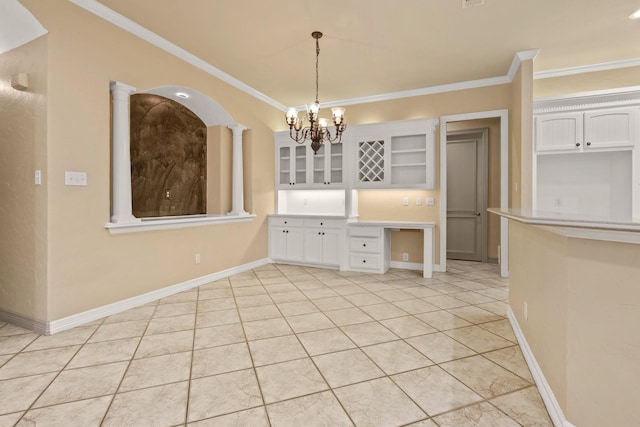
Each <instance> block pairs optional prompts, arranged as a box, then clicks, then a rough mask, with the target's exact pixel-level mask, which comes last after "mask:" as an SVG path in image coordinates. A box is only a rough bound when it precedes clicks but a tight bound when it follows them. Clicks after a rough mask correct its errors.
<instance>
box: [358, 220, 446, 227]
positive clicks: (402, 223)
mask: <svg viewBox="0 0 640 427" xmlns="http://www.w3.org/2000/svg"><path fill="white" fill-rule="evenodd" d="M348 225H366V226H371V227H384V228H433V227H434V226H435V225H436V224H435V222H417V221H357V222H350V223H349V224H348Z"/></svg>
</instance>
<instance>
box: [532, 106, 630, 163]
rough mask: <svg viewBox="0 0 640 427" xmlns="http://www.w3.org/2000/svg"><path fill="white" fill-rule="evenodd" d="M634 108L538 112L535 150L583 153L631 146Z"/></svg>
mask: <svg viewBox="0 0 640 427" xmlns="http://www.w3.org/2000/svg"><path fill="white" fill-rule="evenodd" d="M638 112H639V110H638V108H637V107H624V108H607V109H601V110H588V111H584V112H566V113H553V114H540V115H537V116H536V117H535V149H536V151H538V152H544V151H567V152H584V151H589V150H598V149H610V148H622V147H633V145H634V141H635V133H636V121H637V115H638Z"/></svg>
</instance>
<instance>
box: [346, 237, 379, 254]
mask: <svg viewBox="0 0 640 427" xmlns="http://www.w3.org/2000/svg"><path fill="white" fill-rule="evenodd" d="M380 249H381V248H380V239H379V238H377V237H353V236H352V237H350V238H349V251H350V252H370V253H380Z"/></svg>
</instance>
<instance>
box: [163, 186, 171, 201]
mask: <svg viewBox="0 0 640 427" xmlns="http://www.w3.org/2000/svg"><path fill="white" fill-rule="evenodd" d="M164 199H165V200H171V190H169V189H168V188H165V190H164Z"/></svg>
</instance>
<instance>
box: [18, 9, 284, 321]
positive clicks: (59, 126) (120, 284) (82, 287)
mask: <svg viewBox="0 0 640 427" xmlns="http://www.w3.org/2000/svg"><path fill="white" fill-rule="evenodd" d="M24 4H25V6H27V8H28V9H29V10H30V11H31V12H32V13H33V14H34V16H35V17H36V19H38V20H39V21H40V22H41V23H42V24H43V25H44V26H45V28H47V30H48V31H49V34H48V36H46V38H47V42H48V46H49V57H48V58H49V88H48V89H49V105H48V136H47V147H48V152H49V153H50V155H49V158H48V163H47V174H46V176H47V177H48V179H46V180H45V185H46V188H47V191H48V192H49V200H50V203H49V205H48V212H47V214H48V221H49V227H48V240H49V247H48V254H47V256H46V257H44V258H45V259H47V261H48V265H49V274H48V279H47V280H48V285H49V287H48V298H47V300H46V301H47V311H46V313H45V315H44V316H42V317H44V319H45V320H54V319H60V318H62V317H65V316H68V315H71V314H76V313H79V312H82V311H85V310H88V309H91V308H95V307H99V306H102V305H105V304H109V303H113V302H117V301H120V300H123V299H126V298H129V297H133V296H136V295H140V294H143V293H145V292H149V291H153V290H156V289H159V288H163V287H166V286H169V285H174V284H177V283H181V282H183V281H186V280H189V279H193V278H197V277H200V276H203V275H206V274H209V273H213V272H216V271H221V270H224V269H226V268H230V267H234V266H238V265H242V264H245V263H248V262H251V261H256V260H260V259H263V258H265V257H266V256H267V232H266V214H267V213H270V212H273V202H274V190H273V182H274V156H273V137H272V129H273V128H274V127H275V124H276V123H277V122H279V121H281V112H280V111H278V110H276V109H274V108H272V107H270V106H268V105H266V104H264V103H262V102H260V101H258V100H256V99H255V98H253V97H250V96H249V95H246V94H244V93H242V92H240V91H238V90H236V89H234V88H232V87H230V86H228V85H226V84H225V83H223V82H221V81H218V80H216V79H214V78H212V77H211V76H210V75H208V74H206V73H204V72H202V71H200V70H198V69H196V68H194V67H192V66H190V65H188V64H186V63H184V62H182V61H180V60H178V59H177V58H175V57H173V56H171V55H169V54H167V53H165V52H163V51H161V50H159V49H157V48H155V47H153V46H151V45H149V44H147V43H146V42H144V41H142V40H140V39H138V38H136V37H134V36H132V35H130V34H128V33H126V32H124V31H122V30H119V29H117V28H115V27H113V26H112V25H110V24H108V23H107V22H105V21H103V20H101V19H99V18H97V17H96V16H94V15H92V14H89V13H88V12H85V11H83V10H82V9H80V8H78V7H76V6H74V5H73V4H71V3H69V2H66V1H52V2H40V1H37V0H25V1H24ZM78 34H82V37H78ZM111 80H117V81H121V82H123V83H127V84H130V85H132V86H134V87H136V88H137V89H138V90H145V89H150V88H153V87H158V86H163V85H183V86H186V87H191V88H193V89H196V90H198V91H199V92H201V93H203V94H205V95H208V96H209V97H211V98H212V99H213V100H215V101H216V102H218V103H219V104H221V105H222V106H223V107H224V108H225V109H226V110H227V111H228V112H229V113H230V114H231V115H232V116H233V117H234V119H235V120H236V121H237V122H239V123H242V124H243V125H246V126H248V127H249V128H250V129H251V131H250V132H246V138H245V144H244V150H245V153H246V154H247V159H245V166H246V169H247V174H246V185H245V188H250V190H251V194H250V196H249V197H248V199H249V200H248V202H249V203H248V205H250V206H251V209H252V213H255V214H257V218H256V219H255V220H253V221H251V222H244V223H235V224H226V225H224V224H220V225H210V226H202V227H196V228H186V229H177V230H166V231H147V232H141V233H133V234H125V235H110V234H109V232H108V231H107V230H106V229H105V228H104V224H105V223H106V222H108V221H109V215H110V214H109V211H110V201H109V198H110V123H109V120H110V93H109V82H110V81H111ZM65 170H75V171H86V172H87V173H88V183H89V184H88V186H87V187H67V186H64V181H63V177H64V171H65ZM32 173H33V171H32V170H30V171H29V177H30V178H29V179H32V178H31V176H32ZM238 236H242V238H238ZM195 253H200V254H201V259H202V262H201V264H199V265H195V263H194V254H195ZM31 286H33V281H31Z"/></svg>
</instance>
